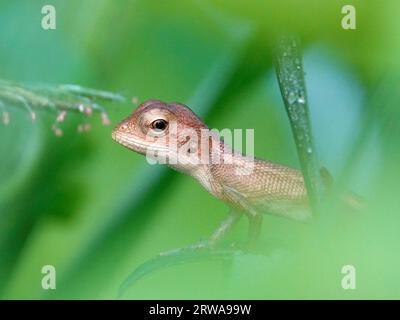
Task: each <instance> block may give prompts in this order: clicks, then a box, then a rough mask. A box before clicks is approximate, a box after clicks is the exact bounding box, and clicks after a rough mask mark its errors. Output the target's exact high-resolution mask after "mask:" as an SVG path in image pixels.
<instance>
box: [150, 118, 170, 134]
mask: <svg viewBox="0 0 400 320" xmlns="http://www.w3.org/2000/svg"><path fill="white" fill-rule="evenodd" d="M167 127H168V121H166V120H164V119H157V120H154V121H153V122H152V123H151V128H152V129H154V130H155V131H158V132H161V131H164V130H165V129H167Z"/></svg>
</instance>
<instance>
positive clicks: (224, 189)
mask: <svg viewBox="0 0 400 320" xmlns="http://www.w3.org/2000/svg"><path fill="white" fill-rule="evenodd" d="M207 133H208V135H207ZM204 134H206V138H205V139H204V138H203V136H204ZM200 136H201V137H202V138H201V139H198V138H197V137H200ZM112 138H113V139H114V140H115V141H116V142H118V143H119V144H121V145H122V146H124V147H126V148H128V149H130V150H132V151H135V152H137V153H139V154H143V155H146V156H149V159H163V161H160V163H165V164H167V165H168V166H170V167H172V168H173V169H175V170H177V171H180V172H183V173H185V174H187V175H190V176H192V177H193V178H195V179H196V180H197V181H198V182H199V183H200V184H201V185H202V186H203V187H204V188H205V189H206V190H207V191H208V192H209V193H211V194H212V195H213V196H215V197H216V198H217V199H219V200H222V201H223V202H225V203H226V204H228V206H229V207H230V208H231V210H230V214H229V215H228V217H227V218H226V219H225V220H224V221H222V223H221V225H220V226H219V227H218V228H217V229H216V230H215V232H214V233H213V234H212V235H211V237H210V238H209V240H208V241H206V242H205V245H206V246H214V245H215V244H216V243H217V242H218V241H219V240H220V239H221V238H222V237H223V236H224V235H225V234H226V233H227V232H228V230H230V229H231V228H232V226H233V225H234V224H235V222H236V221H237V220H238V219H239V218H240V217H241V216H243V214H244V215H246V216H247V217H248V219H249V240H248V241H249V243H254V241H255V240H256V239H257V237H258V235H259V234H260V230H261V225H262V219H263V214H264V213H268V214H272V215H275V216H280V217H285V218H289V219H291V220H295V221H300V222H307V221H309V220H310V219H311V218H312V216H313V214H312V211H311V208H310V203H309V199H308V195H307V190H306V187H305V182H304V177H303V175H302V172H301V171H300V170H298V169H295V168H291V167H289V166H286V165H282V164H279V163H275V162H272V161H267V160H262V159H258V158H254V157H249V156H247V155H244V154H242V153H241V152H237V151H236V150H234V149H233V148H232V147H231V146H230V145H228V144H227V143H225V141H224V140H223V139H222V138H221V137H220V136H219V135H218V134H215V132H214V131H212V130H210V129H209V128H208V127H207V125H206V124H205V123H204V121H203V120H202V119H201V118H200V117H199V116H197V115H196V114H195V113H194V112H193V111H192V110H191V109H190V108H189V107H188V106H186V105H184V104H182V103H178V102H171V103H167V102H163V101H160V100H147V101H145V102H143V103H142V104H140V105H139V106H138V107H137V108H136V109H135V110H134V111H133V112H132V113H131V114H130V115H129V116H128V117H127V118H125V119H124V120H122V121H121V122H120V123H119V124H118V125H117V126H116V127H115V128H114V129H113V131H112ZM193 138H197V139H193ZM199 159H205V160H206V161H199ZM211 160H213V161H211ZM203 245H204V242H203V243H202V244H199V246H203Z"/></svg>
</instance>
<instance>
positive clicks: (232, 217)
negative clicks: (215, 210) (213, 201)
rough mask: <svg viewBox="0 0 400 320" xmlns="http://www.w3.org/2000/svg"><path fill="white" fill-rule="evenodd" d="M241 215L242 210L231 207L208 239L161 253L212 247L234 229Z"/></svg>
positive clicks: (166, 253)
mask: <svg viewBox="0 0 400 320" xmlns="http://www.w3.org/2000/svg"><path fill="white" fill-rule="evenodd" d="M241 216H242V213H241V212H238V211H235V210H233V209H231V211H230V212H229V216H228V217H227V218H226V219H225V220H223V221H222V222H221V224H220V225H219V227H218V228H217V229H216V230H215V231H214V232H213V234H212V235H211V236H210V238H209V239H208V240H205V241H200V242H198V243H195V244H191V245H189V246H186V247H183V248H178V249H173V250H170V251H167V252H162V253H160V255H169V254H175V253H177V252H179V251H182V250H184V249H203V248H212V247H214V246H215V245H216V244H217V242H219V241H220V240H221V239H222V238H223V237H224V235H225V234H226V233H227V232H228V231H229V230H231V229H232V227H233V225H234V224H235V223H236V222H237V221H238V220H239V218H240V217H241Z"/></svg>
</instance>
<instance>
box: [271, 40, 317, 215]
mask: <svg viewBox="0 0 400 320" xmlns="http://www.w3.org/2000/svg"><path fill="white" fill-rule="evenodd" d="M275 69H276V74H277V77H278V82H279V87H280V90H281V94H282V99H283V102H284V104H285V108H286V112H287V114H288V116H289V120H290V125H291V128H292V132H293V136H294V140H295V143H296V147H297V153H298V156H299V160H300V165H301V169H302V172H303V176H304V180H305V184H306V188H307V192H308V196H309V199H310V202H311V206H312V208H313V211H314V214H315V213H316V208H317V207H318V205H319V200H320V196H321V189H322V188H321V179H320V173H319V169H318V167H319V166H318V164H317V159H316V155H315V149H314V143H313V136H312V130H311V122H310V117H309V108H308V99H307V92H306V84H305V80H304V71H303V63H302V54H301V47H300V41H299V39H298V38H297V37H295V36H286V35H285V36H281V37H279V39H278V43H277V46H276V53H275Z"/></svg>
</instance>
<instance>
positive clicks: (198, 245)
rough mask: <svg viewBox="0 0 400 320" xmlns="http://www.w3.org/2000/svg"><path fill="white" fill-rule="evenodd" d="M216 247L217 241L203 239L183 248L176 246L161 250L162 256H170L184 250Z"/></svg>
mask: <svg viewBox="0 0 400 320" xmlns="http://www.w3.org/2000/svg"><path fill="white" fill-rule="evenodd" d="M214 247H215V241H212V240H202V241H199V242H196V243H193V244H190V245H187V246H185V247H182V248H176V249H172V250H168V251H164V252H160V256H168V255H172V254H177V253H179V252H182V251H184V250H205V249H213V248H214Z"/></svg>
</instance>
